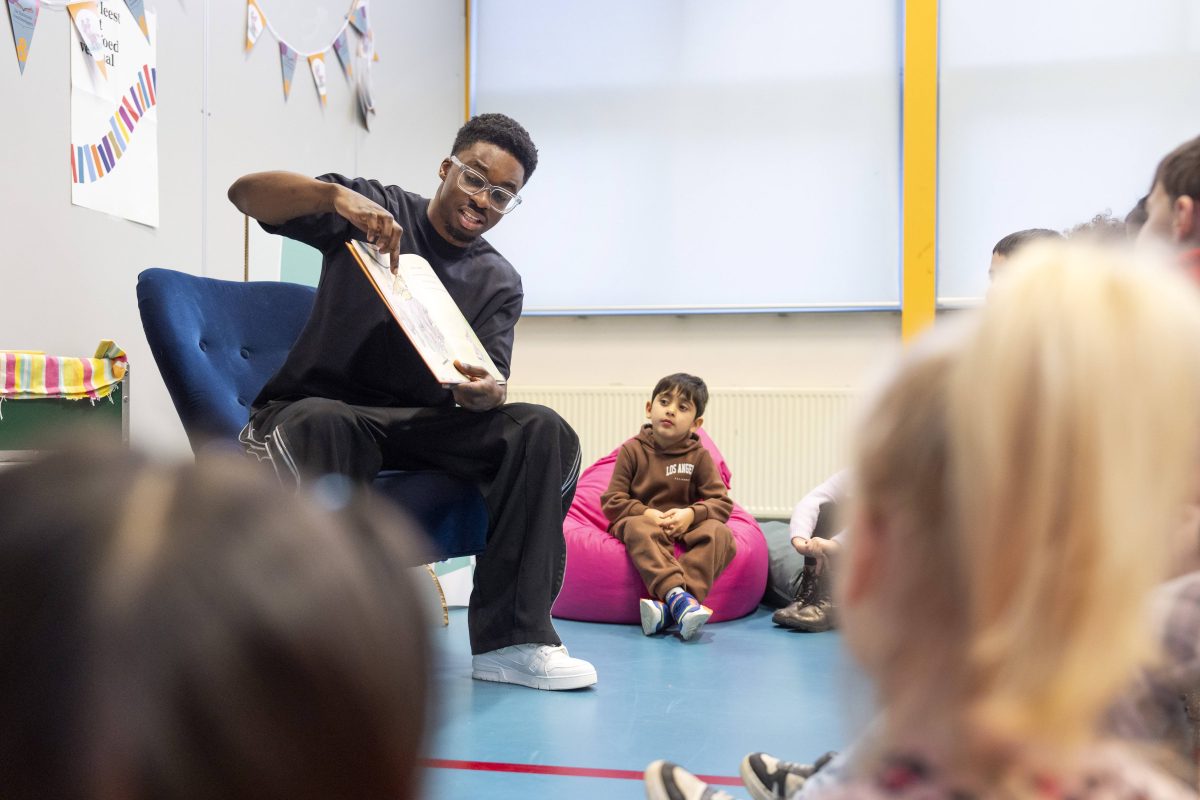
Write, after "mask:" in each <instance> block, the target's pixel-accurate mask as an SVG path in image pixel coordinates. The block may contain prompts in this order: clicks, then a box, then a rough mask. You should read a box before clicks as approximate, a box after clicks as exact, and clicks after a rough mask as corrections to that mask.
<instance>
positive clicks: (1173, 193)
mask: <svg viewBox="0 0 1200 800" xmlns="http://www.w3.org/2000/svg"><path fill="white" fill-rule="evenodd" d="M1155 183H1161V184H1162V187H1163V190H1165V191H1166V193H1167V197H1169V198H1170V199H1171V202H1175V199H1176V198H1178V197H1183V196H1185V195H1186V196H1187V197H1191V198H1194V199H1196V200H1200V136H1197V137H1196V138H1195V139H1189V140H1188V141H1186V142H1184V143H1183V144H1181V145H1179V147H1176V148H1175V149H1174V150H1172V151H1171V152H1170V153H1167V155H1166V157H1164V158H1163V160H1162V161H1160V162H1158V169H1156V170H1155V171H1154V183H1152V184H1150V188H1151V189H1153V188H1154V184H1155Z"/></svg>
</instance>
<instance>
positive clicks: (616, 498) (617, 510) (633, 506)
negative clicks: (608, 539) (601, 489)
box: [600, 446, 647, 522]
mask: <svg viewBox="0 0 1200 800" xmlns="http://www.w3.org/2000/svg"><path fill="white" fill-rule="evenodd" d="M636 467H637V464H636V463H635V462H634V457H633V454H632V453H631V451H630V449H629V448H628V447H626V446H622V447H621V449H620V451H619V452H618V453H617V463H616V465H615V466H614V467H613V474H612V480H610V481H609V482H608V490H607V491H606V492H605V493H604V494H602V495H601V496H600V508H601V509H602V510H603V511H604V516H606V517H608V521H609V522H616V521H617V520H619V519H624V518H625V517H636V516H637V515H639V514H644V513H646V510H647V506H646V504H645V503H643V502H641V501H640V500H637V499H636V498H633V497H630V495H629V491H630V485H631V484H632V483H633V475H634V472H635V471H636Z"/></svg>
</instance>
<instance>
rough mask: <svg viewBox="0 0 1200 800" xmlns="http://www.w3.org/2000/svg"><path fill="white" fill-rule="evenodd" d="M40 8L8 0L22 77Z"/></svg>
mask: <svg viewBox="0 0 1200 800" xmlns="http://www.w3.org/2000/svg"><path fill="white" fill-rule="evenodd" d="M40 8H41V0H8V20H9V22H10V23H12V32H13V44H14V45H16V48H17V66H19V67H20V68H21V74H22V75H24V74H25V61H26V60H27V59H28V58H29V46H30V45H31V44H33V29H34V27H35V26H36V25H37V18H38V10H39V9H40ZM343 36H345V34H343ZM343 43H344V42H343Z"/></svg>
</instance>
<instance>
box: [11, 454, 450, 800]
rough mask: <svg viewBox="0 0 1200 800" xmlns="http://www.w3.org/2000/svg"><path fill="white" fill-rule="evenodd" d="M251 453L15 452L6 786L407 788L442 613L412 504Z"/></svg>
mask: <svg viewBox="0 0 1200 800" xmlns="http://www.w3.org/2000/svg"><path fill="white" fill-rule="evenodd" d="M329 505H330V504H329V503H324V504H323V503H319V502H315V501H314V500H312V499H309V498H307V497H303V496H296V495H295V494H294V493H292V492H285V491H284V490H283V489H282V488H280V487H279V486H278V484H277V483H276V482H275V481H274V480H273V479H272V478H270V477H268V476H266V475H264V474H262V473H260V472H259V471H257V469H256V468H255V467H254V465H252V464H249V463H247V462H245V461H243V460H242V459H241V458H238V457H230V456H220V457H213V458H210V459H202V460H201V462H200V463H197V464H186V465H179V466H170V465H167V466H164V465H161V464H154V463H151V462H149V461H148V460H146V459H144V458H142V457H139V456H137V455H132V454H129V453H127V452H124V451H120V450H117V451H116V452H113V451H108V450H100V449H96V448H84V449H80V450H76V451H74V452H68V453H62V454H58V455H53V456H50V457H48V458H46V459H45V460H43V461H41V462H39V463H34V464H31V465H28V466H23V467H19V468H13V469H10V470H8V471H5V472H0V587H2V588H0V592H2V596H3V602H0V785H3V786H4V787H5V791H4V796H5V797H6V798H16V799H17V800H25V798H29V799H30V800H32V798H50V797H53V798H62V799H64V800H72V799H73V798H90V797H99V798H104V800H135V799H136V798H153V799H154V800H177V799H178V800H182V799H184V798H197V799H198V798H210V797H222V798H230V799H231V800H236V799H237V798H246V799H247V800H249V799H250V798H256V799H259V798H266V799H270V798H279V799H280V800H283V798H288V800H304V799H306V798H312V800H318V798H321V800H327V799H328V798H345V800H351V798H354V799H355V800H358V799H360V798H369V797H380V798H383V797H388V798H411V797H415V796H416V791H417V776H418V772H417V768H416V755H417V752H418V750H419V747H420V743H421V737H422V733H423V730H424V724H425V718H426V697H427V689H428V679H429V656H428V653H429V648H428V641H427V633H426V629H425V626H426V617H425V615H424V614H423V612H422V611H421V599H420V597H419V596H418V594H417V590H416V586H415V584H414V582H413V577H412V572H411V570H410V569H409V566H410V565H413V564H419V563H421V561H422V560H423V557H422V555H421V553H420V552H419V550H418V548H417V546H416V545H415V543H414V540H413V539H412V537H411V536H410V534H409V532H408V530H407V526H406V523H404V522H402V521H400V520H398V519H397V518H395V517H393V516H392V515H391V514H390V513H388V511H386V510H385V509H384V508H383V507H382V505H381V504H380V505H376V504H374V503H371V502H369V501H367V500H366V499H365V498H364V496H358V495H353V494H349V495H347V498H346V502H345V503H344V504H343V505H342V506H341V507H340V508H329V507H327V506H329Z"/></svg>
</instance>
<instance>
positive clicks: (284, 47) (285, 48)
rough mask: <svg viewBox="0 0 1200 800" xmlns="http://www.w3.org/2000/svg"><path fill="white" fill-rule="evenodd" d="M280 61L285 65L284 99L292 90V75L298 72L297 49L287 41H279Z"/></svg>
mask: <svg viewBox="0 0 1200 800" xmlns="http://www.w3.org/2000/svg"><path fill="white" fill-rule="evenodd" d="M279 61H280V63H281V64H282V65H283V99H284V100H286V99H287V98H288V95H289V94H291V91H292V75H294V74H295V73H296V51H295V50H293V49H292V48H291V46H290V45H289V44H288V43H287V42H280V43H279Z"/></svg>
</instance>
